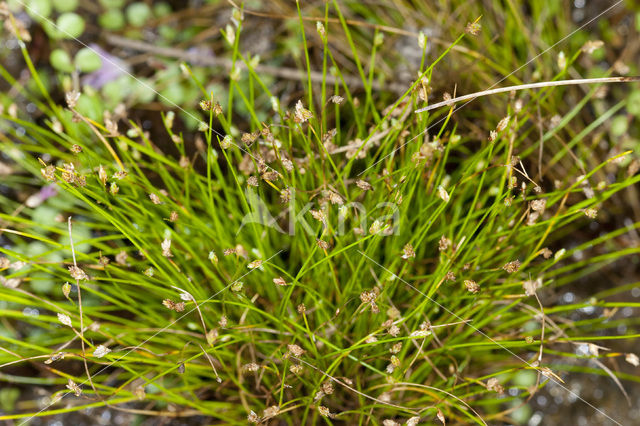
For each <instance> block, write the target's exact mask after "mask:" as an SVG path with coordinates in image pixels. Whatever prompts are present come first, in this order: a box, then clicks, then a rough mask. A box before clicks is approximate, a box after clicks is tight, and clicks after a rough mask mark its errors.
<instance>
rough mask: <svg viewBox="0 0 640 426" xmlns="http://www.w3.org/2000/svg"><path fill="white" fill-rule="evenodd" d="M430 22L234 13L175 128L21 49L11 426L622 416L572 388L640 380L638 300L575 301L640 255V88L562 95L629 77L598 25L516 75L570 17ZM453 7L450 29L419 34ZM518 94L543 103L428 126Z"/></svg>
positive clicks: (6, 316)
mask: <svg viewBox="0 0 640 426" xmlns="http://www.w3.org/2000/svg"><path fill="white" fill-rule="evenodd" d="M399 3H403V2H399ZM418 3H422V2H418ZM427 3H429V2H424V4H422V5H417V6H414V9H412V8H410V7H409V5H408V4H406V5H405V4H403V5H402V7H399V8H398V9H397V10H395V9H390V8H386V7H385V6H377V7H374V8H372V9H368V8H367V7H365V6H364V5H360V4H357V3H349V4H348V6H347V5H346V4H341V2H338V1H332V2H326V4H325V5H324V6H322V8H321V9H319V10H316V9H314V8H312V7H311V6H308V7H303V5H302V4H301V2H296V5H295V7H293V6H291V5H287V6H286V7H287V8H288V9H286V11H287V13H284V14H283V13H276V12H274V10H275V9H269V10H267V11H266V12H264V13H262V12H261V13H258V12H256V11H252V10H241V8H239V9H235V10H234V11H233V13H232V14H231V19H230V21H229V24H228V25H225V26H224V27H223V29H222V30H221V31H220V33H221V35H220V37H219V41H220V42H221V43H225V46H226V47H225V48H224V49H226V52H227V56H226V58H228V60H229V62H225V66H227V74H226V76H227V77H228V79H227V80H225V81H226V82H227V86H226V87H225V89H224V93H221V92H219V93H215V92H214V91H212V90H211V89H210V85H209V84H208V82H206V81H203V80H202V78H201V73H200V72H199V71H198V69H196V68H197V66H193V65H190V64H189V63H188V62H184V63H181V64H180V70H181V71H180V72H181V75H182V77H183V78H184V84H190V85H192V86H193V87H195V88H197V90H198V92H196V93H198V94H197V97H195V98H192V99H188V100H187V101H186V104H187V105H188V106H186V107H184V108H183V106H182V105H180V106H179V107H178V108H174V109H171V110H168V109H163V111H162V113H160V112H154V113H153V114H155V115H156V116H157V117H160V118H158V119H157V121H156V122H155V123H156V124H155V126H154V127H153V128H149V127H148V126H146V125H143V122H142V121H143V120H142V119H141V118H140V117H141V116H142V115H141V114H140V110H139V109H137V107H136V106H134V105H128V106H127V105H124V104H122V105H121V106H118V107H115V108H112V109H105V110H104V111H102V110H101V109H100V108H101V107H100V105H99V102H98V104H93V103H92V102H96V101H95V100H96V99H100V98H99V96H98V95H96V93H95V90H93V89H92V88H91V87H88V86H87V87H81V86H80V85H79V82H78V75H77V74H75V75H74V74H71V75H69V76H66V77H61V79H60V83H59V84H56V83H55V79H54V78H51V76H50V75H49V74H47V73H48V70H47V69H46V67H45V69H44V70H43V69H41V67H40V66H39V65H38V64H36V63H34V62H33V61H32V52H31V51H30V50H29V45H28V44H26V43H22V42H20V49H21V51H22V60H23V61H24V64H25V68H26V69H28V71H29V75H28V76H27V77H25V76H24V75H20V76H19V77H15V76H13V75H12V73H11V72H10V71H9V70H8V69H7V68H5V67H4V66H0V73H1V75H2V77H3V78H4V80H5V81H6V83H7V85H8V86H7V87H8V89H7V90H5V91H4V93H3V95H2V98H0V100H2V102H3V104H7V107H6V108H4V107H3V108H2V111H1V112H0V129H1V131H2V133H0V150H1V151H2V153H3V154H2V155H3V156H2V163H1V164H0V166H2V167H1V168H0V174H2V185H1V186H0V189H1V191H0V192H1V193H0V200H1V203H2V209H1V213H0V222H1V228H2V229H0V233H1V234H0V238H1V239H2V240H1V242H2V244H1V246H0V253H2V257H1V258H0V270H1V272H2V275H1V277H0V279H1V280H2V284H3V287H2V300H1V301H0V312H1V316H2V317H1V319H0V342H2V343H1V344H0V349H1V351H0V370H1V371H0V380H2V381H4V382H6V383H5V384H3V391H0V402H2V406H1V407H0V410H2V411H0V419H2V420H11V419H14V420H15V421H16V422H17V424H22V422H23V421H24V420H25V419H31V418H33V417H40V416H50V415H54V414H67V415H70V413H72V412H76V411H83V410H87V409H89V408H93V409H96V407H109V409H113V410H120V411H123V412H125V413H128V414H129V415H132V416H139V419H138V421H142V418H144V417H147V416H148V417H151V418H153V416H161V417H167V418H178V417H193V418H194V419H202V418H203V417H198V416H204V417H206V418H207V420H203V421H205V422H210V423H225V424H245V423H246V421H247V419H248V420H249V421H250V422H253V423H269V422H273V424H276V423H278V422H284V423H286V424H312V423H316V422H318V423H320V422H321V420H322V419H324V420H325V421H326V422H329V423H331V422H338V423H344V424H369V423H371V424H384V425H392V424H399V423H402V424H418V422H435V421H440V422H442V423H444V422H445V421H447V422H449V423H450V424H470V423H477V424H497V423H498V422H505V423H525V422H526V421H528V419H529V418H530V416H531V408H530V405H529V404H530V402H531V400H532V397H533V396H534V395H536V394H537V393H539V392H544V391H545V387H547V386H548V385H553V386H555V387H560V388H562V389H563V392H566V393H567V395H573V396H576V397H578V398H580V399H582V401H577V402H575V403H576V404H583V403H584V404H587V407H588V410H594V411H593V412H596V411H598V410H599V411H602V412H603V413H604V415H605V416H606V417H608V418H609V419H610V420H613V421H617V420H616V419H617V414H618V413H615V412H609V411H608V410H607V409H606V408H604V407H601V409H600V408H598V404H597V403H594V402H592V401H587V400H586V399H583V398H581V397H580V395H577V394H576V393H575V391H574V390H572V389H573V388H572V387H571V385H570V384H571V382H572V380H574V378H575V374H574V373H576V372H581V373H592V374H600V375H604V376H606V377H607V378H608V379H609V380H610V381H611V382H612V383H614V386H615V392H619V394H620V395H622V396H623V397H627V398H628V396H627V391H626V390H625V387H626V386H627V385H628V384H630V383H633V384H634V385H635V384H636V383H638V382H640V379H639V378H638V376H637V375H636V374H632V371H633V370H630V369H628V368H631V367H637V366H638V363H639V361H638V357H637V356H636V355H635V354H634V353H632V351H631V349H629V348H630V347H631V345H630V344H625V342H626V343H630V342H632V341H633V339H635V338H636V337H637V335H638V319H637V317H632V316H628V315H624V316H621V315H619V314H618V313H619V312H622V311H624V310H626V309H635V308H637V307H638V303H634V302H630V301H628V300H629V299H628V298H627V297H623V296H625V295H628V294H629V291H631V290H632V289H635V288H637V286H636V284H635V283H634V282H632V279H633V277H631V278H628V277H624V276H616V277H615V281H616V285H614V284H612V285H610V286H607V288H606V289H604V288H599V287H597V286H594V287H593V288H595V290H593V291H592V290H586V291H583V292H577V291H576V290H575V287H576V286H584V285H586V284H585V283H589V282H590V280H591V281H594V280H598V279H600V277H601V276H602V275H598V274H601V273H603V272H602V271H609V272H604V273H611V274H613V272H612V271H613V268H611V266H612V265H614V266H615V267H621V266H620V265H624V264H625V262H628V259H635V258H636V257H637V255H638V252H640V248H639V247H640V246H639V245H638V244H637V232H636V230H637V228H638V227H640V222H637V221H635V220H632V219H628V218H627V217H628V216H633V213H634V212H635V210H634V209H637V205H636V204H637V202H629V201H628V196H629V195H628V194H632V195H633V194H635V193H636V191H637V183H638V180H640V176H639V175H637V174H636V173H637V171H638V169H639V162H638V159H637V154H636V151H637V148H636V145H633V143H637V142H638V137H639V136H640V135H638V134H637V128H636V129H635V130H633V127H632V126H629V125H628V124H629V123H630V122H634V123H637V120H638V114H637V95H632V96H635V98H632V96H628V93H629V92H630V91H631V89H633V90H635V91H636V92H634V93H637V90H638V89H637V86H636V85H633V84H632V83H624V84H619V85H612V86H607V85H604V84H602V81H601V80H590V81H588V82H587V83H592V84H581V85H574V86H571V87H568V86H562V87H560V86H557V84H556V83H554V82H558V81H560V80H567V79H576V78H579V77H583V76H584V77H588V78H590V79H594V78H599V77H610V76H612V74H614V71H615V70H614V69H606V70H603V69H602V68H601V67H598V66H597V65H596V62H597V61H596V60H595V59H593V58H592V57H591V56H590V55H592V54H593V50H595V49H603V50H607V49H608V47H607V46H604V47H603V46H602V45H601V44H594V43H593V42H590V43H591V44H587V45H585V44H584V42H585V41H587V40H585V38H586V37H587V35H585V34H586V33H584V32H579V33H578V35H577V36H576V37H575V38H569V39H568V40H567V43H566V44H564V45H563V46H562V49H564V52H566V53H563V54H562V55H560V56H559V55H558V52H557V51H556V50H555V49H552V51H551V52H548V53H546V54H544V55H540V56H536V57H535V59H534V60H532V61H530V62H531V63H530V64H529V65H528V66H526V67H524V68H523V69H521V70H520V71H519V72H517V73H512V71H513V70H515V69H517V68H518V67H519V66H521V65H522V64H523V63H525V62H526V61H527V60H528V59H530V57H533V56H535V55H538V53H540V52H542V51H544V50H545V49H547V48H548V47H549V46H551V45H553V44H554V43H555V42H556V41H558V40H560V39H561V38H562V37H564V36H566V35H567V34H570V33H571V31H572V30H573V29H574V28H573V27H572V26H571V25H569V24H567V23H566V22H570V20H569V19H564V18H567V16H566V15H567V14H569V12H568V11H566V10H564V9H562V8H561V7H560V6H554V5H555V4H556V2H533V3H532V4H531V5H530V7H529V8H527V9H526V10H525V9H524V8H522V9H520V8H516V7H515V5H514V4H513V2H506V3H507V4H508V7H507V8H506V9H505V10H502V9H500V8H499V6H497V5H496V6H495V7H494V9H490V10H484V9H481V7H482V6H481V4H480V3H477V4H474V5H469V7H468V8H467V3H466V2H443V3H447V5H443V6H441V7H442V9H439V10H436V9H435V6H429V5H427ZM449 3H450V4H449ZM484 3H491V2H483V4H484ZM542 3H544V4H546V5H547V7H548V8H557V9H558V10H556V11H555V12H556V13H557V16H553V17H554V19H551V15H550V14H551V12H552V11H551V9H545V8H543V7H541V6H540V5H539V4H542ZM216 7H217V6H216ZM220 7H223V6H220ZM224 7H226V8H227V10H228V6H227V5H226V4H225V5H224ZM283 7H285V6H284V5H283ZM432 8H433V9H432ZM460 8H463V9H464V10H460ZM207 10H210V9H207ZM554 10H555V9H554ZM454 11H455V12H456V14H457V18H456V19H455V21H456V22H449V21H450V20H443V22H445V21H446V23H445V24H444V25H446V26H447V27H443V28H439V29H438V31H437V33H438V34H437V36H432V37H430V36H429V34H428V33H429V32H431V33H433V31H412V30H407V29H406V28H401V24H402V22H403V20H406V19H409V18H408V17H409V16H410V13H411V12H413V13H416V14H420V15H421V16H422V15H424V16H445V14H453V13H454ZM436 12H437V14H435V13H436ZM203 13H204V12H203ZM429 13H433V14H432V15H429ZM480 15H484V17H483V18H482V19H480V18H478V16H480ZM5 16H6V17H7V21H6V22H8V23H9V22H12V21H11V20H15V19H17V18H16V17H14V16H13V15H12V14H10V13H9V12H6V14H5ZM447 16H449V15H447ZM9 17H10V18H9ZM310 17H314V18H313V19H311V18H310ZM503 17H506V18H505V19H506V20H504V19H503ZM251 18H253V19H254V21H252V22H254V23H255V22H260V20H265V19H266V20H281V21H283V22H284V23H286V24H287V28H286V31H285V33H286V36H283V39H282V40H281V42H282V43H283V44H284V45H285V46H284V47H282V46H281V47H280V48H281V49H283V51H284V50H285V49H287V47H286V43H289V44H290V43H294V44H295V45H296V46H298V48H297V50H298V57H297V58H296V59H295V60H296V61H297V62H298V63H297V66H298V70H299V71H300V75H302V78H301V79H300V80H299V81H298V82H297V83H296V84H297V86H295V87H297V89H296V90H297V92H295V95H291V94H283V91H281V90H280V89H279V88H278V85H277V84H275V83H274V80H273V74H274V73H275V75H276V76H277V75H278V73H280V76H281V77H282V76H283V75H284V74H285V73H283V71H282V70H281V69H278V68H277V66H273V67H268V66H265V65H262V64H259V63H258V62H259V60H258V59H257V58H255V57H253V56H251V55H250V54H247V53H246V52H245V51H244V50H243V49H244V46H243V43H242V40H243V37H244V32H245V31H251V28H247V25H246V21H248V20H250V19H251ZM605 18H606V17H603V18H601V19H603V20H604V19H605ZM545 19H547V20H549V21H550V22H547V21H545ZM555 19H557V20H558V22H559V23H558V24H556V23H555ZM524 21H526V22H529V23H537V24H538V25H540V28H538V27H536V28H535V29H534V28H533V27H532V28H531V29H529V27H527V26H526V25H523V22H524ZM551 21H552V22H551ZM225 24H226V23H225ZM7 25H8V26H9V24H7ZM23 31H26V30H24V29H23ZM283 31H284V30H283ZM603 31H604V30H603ZM605 32H606V31H605ZM7 34H8V33H7ZM503 34H505V35H503ZM14 36H16V37H21V34H20V32H19V31H15V34H14ZM23 36H24V34H23V35H22V37H23ZM23 38H24V37H23ZM443 40H450V41H447V42H446V43H443ZM407 45H408V46H410V47H409V49H410V50H413V51H414V53H415V52H417V57H416V58H414V59H415V60H414V61H413V62H411V61H410V60H409V59H407V61H406V62H405V63H401V62H399V63H394V61H396V60H398V59H397V58H398V51H400V52H402V51H403V50H402V49H405V50H406V49H407V47H406V46H407ZM585 46H586V47H585ZM134 47H135V46H134ZM562 49H560V48H559V47H558V50H562ZM169 53H171V52H169ZM405 59H406V58H405ZM174 65H175V64H174ZM412 66H415V67H416V69H415V70H412V69H411V67H412ZM273 68H276V70H275V71H274V69H273ZM403 69H404V70H405V71H406V69H409V70H411V71H412V74H411V77H410V78H405V77H403V75H404V74H402V72H401V71H402V70H403ZM631 71H634V72H637V69H633V70H631ZM631 71H630V72H631ZM405 74H406V72H405ZM505 76H506V77H505ZM67 77H68V78H67ZM290 77H291V76H290V74H289V75H288V77H283V78H290ZM525 77H526V78H525ZM501 79H505V82H504V84H501V86H502V85H506V84H507V83H508V84H510V85H522V84H529V83H531V84H533V83H538V82H549V84H541V85H539V86H541V87H537V86H535V85H534V86H533V87H524V88H523V90H519V91H518V92H511V93H506V94H505V93H503V94H499V93H492V94H490V95H489V96H486V97H483V98H482V99H478V100H475V101H472V103H470V104H469V105H466V104H461V103H459V104H457V105H449V103H447V104H446V105H444V106H443V107H441V108H434V109H433V110H430V111H425V112H421V113H416V112H415V111H416V110H419V109H421V108H424V107H426V106H428V105H429V104H434V103H436V102H439V101H440V99H442V98H444V100H445V101H448V100H451V99H453V98H455V97H456V96H458V95H460V94H461V92H462V95H464V94H467V93H473V92H477V91H482V90H486V89H487V88H488V87H489V86H491V85H492V84H494V83H495V82H497V81H500V80H501ZM606 81H610V80H606ZM614 86H615V87H614ZM621 86H624V87H621ZM287 87H289V86H287ZM398 87H400V88H401V89H402V90H398ZM151 88H153V89H154V90H155V88H154V86H153V85H152V86H151ZM607 88H609V93H606V92H605V91H606V89H607ZM61 89H62V90H61ZM63 94H64V96H63ZM9 95H11V96H14V97H18V98H19V99H20V102H22V103H24V104H28V105H30V107H29V109H24V110H22V109H20V108H17V107H16V104H15V103H14V102H12V101H11V99H10V97H9ZM63 98H64V99H63ZM89 99H90V101H89ZM634 102H635V103H634ZM154 106H157V105H155V104H154ZM174 106H177V105H174ZM634 108H635V109H634ZM34 111H37V113H36V112H34ZM634 111H635V112H634ZM634 114H635V115H634ZM619 117H624V120H626V121H625V122H624V123H622V121H621V120H620V119H619ZM612 120H617V121H618V122H617V124H616V126H611V125H610V123H611V122H612ZM189 121H193V122H195V125H194V126H192V127H191V128H189V126H188V125H185V124H184V123H185V122H189ZM624 125H626V126H624ZM196 129H197V130H196ZM634 131H635V133H633V132H634ZM630 211H631V213H630ZM625 218H626V219H625ZM636 218H637V216H636ZM607 268H609V269H607ZM624 273H626V272H624ZM624 273H621V274H619V275H623V274H624ZM613 281H614V279H612V282H613ZM618 283H622V284H620V285H618ZM569 286H572V288H574V290H573V292H570V293H567V294H570V295H571V297H569V298H567V297H562V294H563V292H564V290H563V289H564V288H567V287H569ZM575 294H579V297H576V296H575ZM585 313H586V314H585ZM583 314H584V315H583ZM587 314H588V315H587ZM620 330H622V331H620ZM625 365H626V367H625ZM629 371H631V373H630V372H629ZM634 382H635V383H634ZM5 386H6V387H5ZM636 386H637V385H636ZM4 389H12V390H11V391H9V390H7V391H4ZM13 390H17V392H18V393H19V397H15V398H14V396H12V395H14V394H13V393H11V392H14V391H13ZM2 392H4V396H3V393H2ZM43 398H44V399H43ZM6 401H9V402H10V403H6ZM198 421H200V420H198ZM284 423H283V424H284ZM278 424H279V423H278Z"/></svg>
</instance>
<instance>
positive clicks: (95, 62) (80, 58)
mask: <svg viewBox="0 0 640 426" xmlns="http://www.w3.org/2000/svg"><path fill="white" fill-rule="evenodd" d="M74 62H75V64H76V67H77V68H78V69H79V70H80V71H82V72H93V71H96V70H98V69H100V67H101V66H102V59H101V58H100V55H98V54H97V53H96V52H94V51H93V50H91V49H89V48H88V47H83V48H82V49H80V50H78V53H76V57H75V58H74Z"/></svg>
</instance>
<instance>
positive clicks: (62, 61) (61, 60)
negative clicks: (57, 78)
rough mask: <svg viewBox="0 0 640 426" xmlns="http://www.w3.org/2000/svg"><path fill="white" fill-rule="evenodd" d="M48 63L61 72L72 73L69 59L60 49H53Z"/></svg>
mask: <svg viewBox="0 0 640 426" xmlns="http://www.w3.org/2000/svg"><path fill="white" fill-rule="evenodd" d="M49 62H51V66H52V67H54V68H55V69H57V70H58V71H62V72H71V71H73V64H72V63H71V57H69V54H68V53H67V52H65V51H64V50H62V49H55V50H54V51H53V52H51V55H50V56H49Z"/></svg>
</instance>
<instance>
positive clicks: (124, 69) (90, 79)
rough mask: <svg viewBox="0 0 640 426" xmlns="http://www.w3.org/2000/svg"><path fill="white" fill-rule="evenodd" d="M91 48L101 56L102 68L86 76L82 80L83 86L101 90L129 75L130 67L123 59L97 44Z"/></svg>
mask: <svg viewBox="0 0 640 426" xmlns="http://www.w3.org/2000/svg"><path fill="white" fill-rule="evenodd" d="M89 47H90V48H91V49H93V50H94V51H95V52H96V53H97V54H98V55H100V59H102V67H100V69H99V70H97V71H94V72H92V73H91V74H87V75H85V76H84V77H83V79H82V83H83V84H85V85H88V86H91V87H94V88H96V89H99V88H101V87H102V86H104V85H105V84H107V83H109V82H110V81H113V80H116V79H117V78H118V77H120V76H123V75H126V74H129V65H127V63H126V62H124V61H123V60H122V59H120V58H118V57H117V56H114V55H112V54H110V53H109V52H107V51H106V50H104V49H102V48H101V47H100V46H98V45H97V44H93V43H92V44H90V45H89Z"/></svg>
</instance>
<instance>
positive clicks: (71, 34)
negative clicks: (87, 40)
mask: <svg viewBox="0 0 640 426" xmlns="http://www.w3.org/2000/svg"><path fill="white" fill-rule="evenodd" d="M56 25H57V26H58V29H59V30H60V32H61V33H62V37H63V38H77V37H80V35H81V34H82V32H83V31H84V19H82V17H81V16H80V15H78V14H77V13H73V12H67V13H63V14H62V15H60V16H59V17H58V20H57V21H56Z"/></svg>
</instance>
